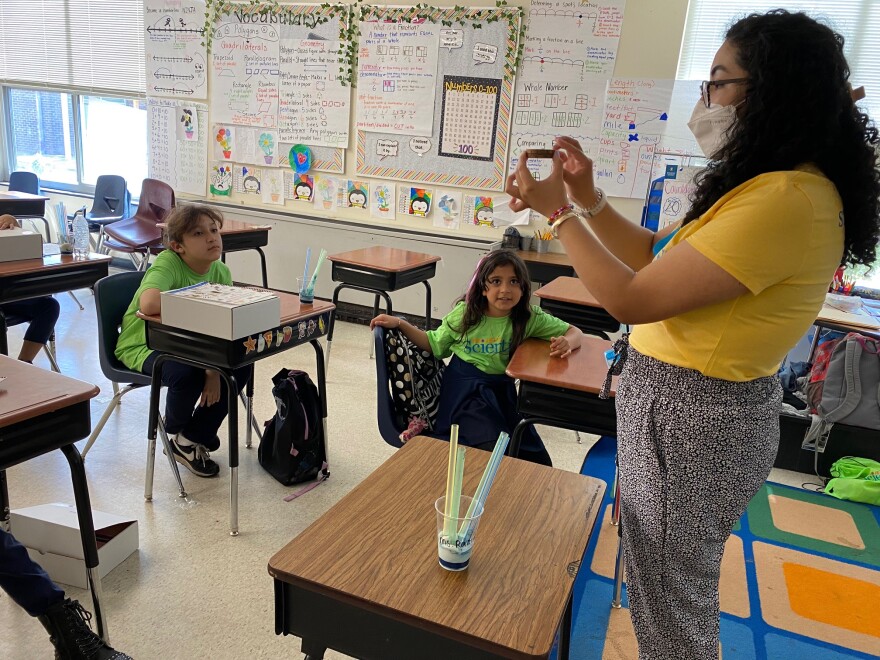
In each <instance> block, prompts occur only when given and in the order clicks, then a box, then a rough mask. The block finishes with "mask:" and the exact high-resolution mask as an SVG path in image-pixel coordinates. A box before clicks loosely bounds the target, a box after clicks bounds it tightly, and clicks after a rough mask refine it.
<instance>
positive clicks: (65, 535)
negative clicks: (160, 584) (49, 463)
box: [9, 503, 138, 589]
mask: <svg viewBox="0 0 880 660" xmlns="http://www.w3.org/2000/svg"><path fill="white" fill-rule="evenodd" d="M92 519H93V520H94V523H95V537H96V538H97V541H98V573H99V574H100V576H101V577H102V578H103V577H104V576H105V575H107V573H109V572H110V571H111V570H113V569H114V568H116V567H117V566H118V565H119V564H120V563H122V562H123V561H124V560H125V559H126V558H127V557H128V556H129V555H130V554H131V553H133V552H134V551H135V550H137V549H138V524H137V520H134V519H133V518H123V517H121V516H115V515H113V514H110V513H102V512H101V511H92ZM9 524H10V529H11V530H12V534H13V535H14V536H15V538H17V539H18V540H19V542H20V543H22V545H24V546H25V547H26V548H27V551H28V554H29V555H30V557H31V559H33V560H34V561H35V562H37V563H38V564H39V565H40V566H42V567H43V569H45V571H46V572H47V573H48V574H49V577H51V578H52V579H53V580H54V581H55V582H60V583H62V584H68V585H71V586H73V587H79V588H80V589H87V588H88V578H87V575H86V563H85V559H84V557H83V547H82V537H81V536H80V533H79V520H78V519H77V517H76V507H75V506H72V505H70V504H61V503H54V504H41V505H40V506H32V507H28V508H26V509H14V510H13V511H10V513H9Z"/></svg>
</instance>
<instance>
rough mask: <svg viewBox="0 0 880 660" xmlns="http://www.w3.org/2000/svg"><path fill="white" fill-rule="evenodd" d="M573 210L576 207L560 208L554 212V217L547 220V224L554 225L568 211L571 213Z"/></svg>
mask: <svg viewBox="0 0 880 660" xmlns="http://www.w3.org/2000/svg"><path fill="white" fill-rule="evenodd" d="M573 208H574V207H573V206H572V205H571V204H566V205H565V206H560V207H559V208H558V209H556V210H555V211H553V215H551V216H550V217H549V218H547V224H550V225H552V224H553V223H554V222H555V221H556V219H557V218H559V216H560V215H562V214H563V213H567V212H568V211H571V210H572V209H573Z"/></svg>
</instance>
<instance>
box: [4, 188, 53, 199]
mask: <svg viewBox="0 0 880 660" xmlns="http://www.w3.org/2000/svg"><path fill="white" fill-rule="evenodd" d="M48 200H49V198H48V197H46V196H45V195H32V194H31V193H25V192H16V191H14V190H7V191H6V192H0V201H4V202H16V201H21V202H36V201H48Z"/></svg>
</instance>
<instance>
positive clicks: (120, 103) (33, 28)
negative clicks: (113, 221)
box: [0, 0, 147, 193]
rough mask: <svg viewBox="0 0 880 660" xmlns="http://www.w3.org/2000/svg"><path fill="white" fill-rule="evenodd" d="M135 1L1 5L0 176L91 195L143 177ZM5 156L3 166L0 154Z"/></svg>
mask: <svg viewBox="0 0 880 660" xmlns="http://www.w3.org/2000/svg"><path fill="white" fill-rule="evenodd" d="M143 13H144V3H143V0H39V2H34V1H33V0H0V44H2V49H0V109H2V113H0V122H3V123H4V124H5V129H6V131H5V133H6V136H7V137H8V138H9V140H8V142H9V146H8V148H7V149H4V150H2V152H0V174H6V173H8V171H14V170H29V171H32V172H34V173H36V174H37V175H38V176H39V177H40V180H41V182H42V184H43V185H44V186H46V187H56V188H62V189H73V190H81V191H84V192H90V190H91V187H92V186H94V184H95V181H96V180H97V178H98V176H99V175H101V174H118V175H121V176H123V177H125V179H126V181H128V184H129V188H130V189H133V190H134V192H135V193H137V191H138V190H139V188H140V182H141V180H142V179H144V178H145V177H146V176H147V111H146V103H145V101H144V96H145V87H146V86H145V82H144V77H145V66H144V45H143V22H144V21H143ZM7 155H8V157H9V158H8V162H5V161H6V159H5V156H7Z"/></svg>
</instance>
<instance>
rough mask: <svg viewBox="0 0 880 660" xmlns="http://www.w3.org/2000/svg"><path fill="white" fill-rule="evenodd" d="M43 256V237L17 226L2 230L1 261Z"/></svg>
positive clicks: (0, 236) (0, 242)
mask: <svg viewBox="0 0 880 660" xmlns="http://www.w3.org/2000/svg"><path fill="white" fill-rule="evenodd" d="M42 258H43V237H42V236H41V235H40V234H37V233H35V232H32V231H26V230H24V229H20V228H18V227H15V228H13V229H4V230H3V231H0V261H21V260H22V259H42Z"/></svg>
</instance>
